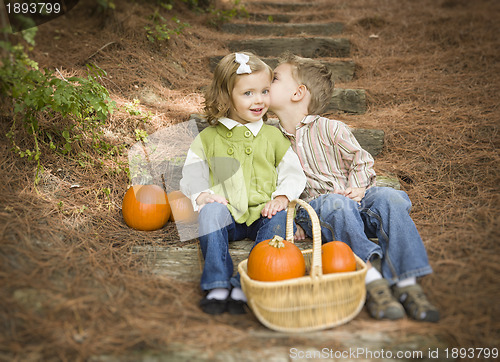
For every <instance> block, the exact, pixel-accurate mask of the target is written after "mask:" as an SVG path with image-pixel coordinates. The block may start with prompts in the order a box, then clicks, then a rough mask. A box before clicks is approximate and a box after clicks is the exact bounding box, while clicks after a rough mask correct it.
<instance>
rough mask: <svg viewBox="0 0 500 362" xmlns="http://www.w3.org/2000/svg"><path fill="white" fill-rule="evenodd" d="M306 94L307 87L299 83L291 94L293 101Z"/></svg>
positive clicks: (299, 99) (300, 98)
mask: <svg viewBox="0 0 500 362" xmlns="http://www.w3.org/2000/svg"><path fill="white" fill-rule="evenodd" d="M306 94H307V87H306V86H305V85H303V84H301V85H299V86H298V87H297V89H296V90H295V93H294V94H293V96H292V100H293V101H295V102H298V101H301V100H302V99H303V98H304V97H305V96H306Z"/></svg>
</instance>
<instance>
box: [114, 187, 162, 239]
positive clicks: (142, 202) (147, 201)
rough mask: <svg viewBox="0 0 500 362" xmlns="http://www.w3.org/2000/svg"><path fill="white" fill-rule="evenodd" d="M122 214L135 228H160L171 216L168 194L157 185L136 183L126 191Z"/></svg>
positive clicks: (126, 221) (129, 224)
mask: <svg viewBox="0 0 500 362" xmlns="http://www.w3.org/2000/svg"><path fill="white" fill-rule="evenodd" d="M122 214H123V219H124V220H125V223H126V224H127V225H128V226H130V227H131V228H133V229H137V230H148V231H149V230H157V229H160V228H162V227H163V226H164V225H165V224H166V223H167V221H168V218H169V217H170V206H169V204H168V199H167V194H166V192H165V191H163V189H162V188H161V187H160V186H157V185H134V186H132V187H130V188H129V189H128V190H127V192H126V193H125V197H124V198H123V203H122Z"/></svg>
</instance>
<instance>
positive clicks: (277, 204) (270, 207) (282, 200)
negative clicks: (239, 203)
mask: <svg viewBox="0 0 500 362" xmlns="http://www.w3.org/2000/svg"><path fill="white" fill-rule="evenodd" d="M287 206H288V197H286V196H284V195H280V196H276V197H275V198H274V200H271V201H268V202H267V203H266V205H265V206H264V208H263V209H262V211H261V213H260V214H261V215H262V216H264V217H267V218H269V219H270V218H272V217H273V216H274V215H276V213H277V212H279V211H281V210H285V208H286V207H287Z"/></svg>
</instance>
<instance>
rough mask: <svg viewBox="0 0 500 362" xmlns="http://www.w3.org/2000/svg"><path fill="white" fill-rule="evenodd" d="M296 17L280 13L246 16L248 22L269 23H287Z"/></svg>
mask: <svg viewBox="0 0 500 362" xmlns="http://www.w3.org/2000/svg"><path fill="white" fill-rule="evenodd" d="M296 17H297V15H291V14H282V13H269V12H265V13H250V14H248V20H250V21H260V22H264V21H267V22H269V23H288V22H290V21H292V20H293V19H294V18H296Z"/></svg>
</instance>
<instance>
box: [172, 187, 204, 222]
mask: <svg viewBox="0 0 500 362" xmlns="http://www.w3.org/2000/svg"><path fill="white" fill-rule="evenodd" d="M168 202H169V204H170V209H171V210H172V213H171V214H170V220H172V221H180V222H185V223H190V222H193V221H196V220H197V219H198V213H197V212H195V211H194V210H193V205H192V204H191V200H189V199H188V198H187V196H186V195H184V194H183V193H182V192H181V191H179V190H177V191H172V192H170V193H169V194H168Z"/></svg>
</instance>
